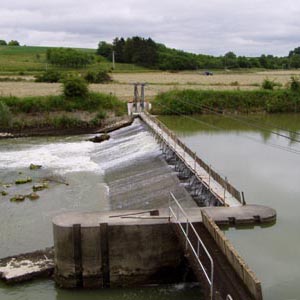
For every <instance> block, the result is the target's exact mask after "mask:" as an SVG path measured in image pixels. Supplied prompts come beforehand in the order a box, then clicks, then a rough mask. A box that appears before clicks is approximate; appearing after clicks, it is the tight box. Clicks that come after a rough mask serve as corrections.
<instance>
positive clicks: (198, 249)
mask: <svg viewBox="0 0 300 300" xmlns="http://www.w3.org/2000/svg"><path fill="white" fill-rule="evenodd" d="M199 251H200V242H199V240H197V256H198V257H199Z"/></svg>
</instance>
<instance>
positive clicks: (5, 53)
mask: <svg viewBox="0 0 300 300" xmlns="http://www.w3.org/2000/svg"><path fill="white" fill-rule="evenodd" d="M47 49H48V47H33V46H21V47H17V46H14V47H8V46H0V75H23V74H24V73H25V74H26V75H29V74H37V73H39V72H42V71H45V70H46V69H58V70H61V71H68V72H70V71H76V72H83V71H86V70H99V69H103V70H109V69H110V68H111V67H112V64H111V62H109V61H107V60H106V59H104V58H101V57H99V56H97V57H96V59H95V63H93V64H92V65H90V66H89V67H88V68H85V69H68V68H58V67H53V66H51V65H49V64H47V62H46V51H47ZM78 50H81V51H84V52H89V53H96V50H95V49H78ZM115 71H118V72H124V71H126V72H141V71H147V69H145V68H142V67H138V66H135V65H131V64H116V70H115Z"/></svg>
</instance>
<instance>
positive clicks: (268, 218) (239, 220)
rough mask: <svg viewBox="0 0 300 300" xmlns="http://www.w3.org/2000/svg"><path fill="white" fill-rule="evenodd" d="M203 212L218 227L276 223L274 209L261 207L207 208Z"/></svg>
mask: <svg viewBox="0 0 300 300" xmlns="http://www.w3.org/2000/svg"><path fill="white" fill-rule="evenodd" d="M204 210H205V211H206V213H207V214H208V216H209V217H211V218H212V219H213V220H214V221H215V222H216V224H218V225H238V224H245V225H247V224H249V225H251V224H255V223H256V224H267V223H273V222H275V221H276V211H275V209H273V208H270V207H267V206H262V205H244V206H240V207H207V208H204Z"/></svg>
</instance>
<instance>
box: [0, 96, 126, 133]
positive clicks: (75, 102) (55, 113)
mask: <svg viewBox="0 0 300 300" xmlns="http://www.w3.org/2000/svg"><path fill="white" fill-rule="evenodd" d="M125 113H126V104H125V103H124V102H122V101H120V100H119V99H118V98H117V97H115V96H112V95H107V94H99V93H89V94H88V96H87V97H86V98H84V99H83V98H72V99H67V98H65V97H64V96H63V95H59V96H45V97H25V98H18V97H0V129H1V130H2V131H4V130H7V131H18V130H25V129H36V128H40V129H42V128H53V129H66V128H94V127H99V126H101V125H102V124H103V123H105V119H106V118H112V117H118V116H122V115H124V114H125Z"/></svg>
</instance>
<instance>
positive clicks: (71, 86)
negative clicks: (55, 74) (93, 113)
mask: <svg viewBox="0 0 300 300" xmlns="http://www.w3.org/2000/svg"><path fill="white" fill-rule="evenodd" d="M63 85H64V96H65V97H66V98H67V99H73V98H85V97H87V96H88V85H87V82H86V81H85V80H84V79H82V78H80V77H73V76H71V77H68V78H66V79H65V80H64V81H63Z"/></svg>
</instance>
